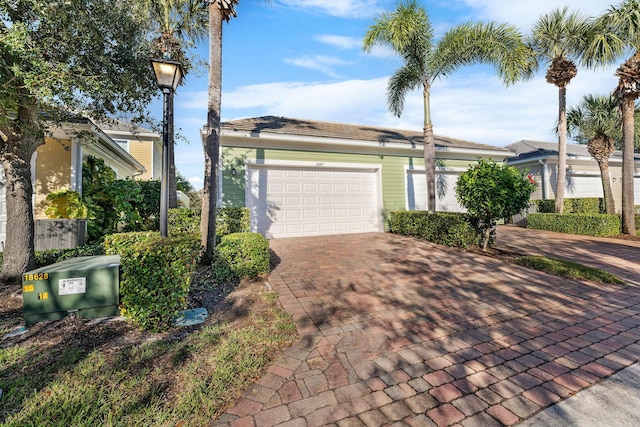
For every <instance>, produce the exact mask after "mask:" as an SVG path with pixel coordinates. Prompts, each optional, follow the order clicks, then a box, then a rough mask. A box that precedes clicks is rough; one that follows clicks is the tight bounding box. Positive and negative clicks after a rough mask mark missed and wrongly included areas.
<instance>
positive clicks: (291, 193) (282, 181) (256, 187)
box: [246, 165, 382, 238]
mask: <svg viewBox="0 0 640 427" xmlns="http://www.w3.org/2000/svg"><path fill="white" fill-rule="evenodd" d="M378 171H379V169H354V168H346V167H345V168H340V167H336V166H335V165H334V166H330V167H329V166H327V167H325V166H289V165H286V166H281V165H249V168H248V176H247V191H246V193H247V194H246V198H247V200H246V202H247V204H246V205H247V207H249V209H250V212H251V230H252V231H254V232H259V233H262V234H263V235H264V236H266V237H267V238H274V237H298V236H318V235H325V234H343V233H363V232H370V231H382V226H381V224H382V210H381V202H380V190H379V189H380V185H379V181H380V180H379V176H378V175H379V174H378Z"/></svg>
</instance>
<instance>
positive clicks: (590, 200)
mask: <svg viewBox="0 0 640 427" xmlns="http://www.w3.org/2000/svg"><path fill="white" fill-rule="evenodd" d="M532 202H533V203H535V204H536V207H537V210H538V213H555V211H556V201H555V200H553V199H546V200H532ZM604 212H605V208H604V200H603V199H599V198H597V197H587V198H579V199H564V211H563V213H566V214H601V213H604Z"/></svg>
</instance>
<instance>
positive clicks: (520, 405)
mask: <svg viewBox="0 0 640 427" xmlns="http://www.w3.org/2000/svg"><path fill="white" fill-rule="evenodd" d="M502 406H504V407H505V408H507V409H508V410H510V411H511V412H513V413H514V414H516V415H517V416H518V417H520V418H528V417H530V416H531V415H533V414H534V413H536V412H537V411H538V410H540V405H538V404H536V403H534V402H532V401H531V400H529V399H527V398H526V397H524V396H522V395H520V396H515V397H512V398H511V399H507V400H505V401H504V402H502Z"/></svg>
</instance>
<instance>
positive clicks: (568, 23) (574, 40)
mask: <svg viewBox="0 0 640 427" xmlns="http://www.w3.org/2000/svg"><path fill="white" fill-rule="evenodd" d="M590 28H591V27H590V23H589V20H588V19H587V18H585V17H583V16H582V15H580V14H578V13H577V12H569V9H568V8H567V7H565V8H564V9H562V10H560V9H555V10H553V11H552V12H551V13H548V14H546V15H543V16H541V17H540V18H539V19H538V21H537V22H536V23H535V25H534V26H533V29H532V32H531V45H532V47H533V49H534V50H535V52H536V54H537V55H538V58H539V60H540V61H541V62H546V63H549V67H548V68H547V75H546V79H547V82H548V83H551V84H554V85H556V86H557V87H558V129H557V133H558V176H557V181H556V191H555V194H556V202H555V211H556V213H562V211H563V207H564V186H565V177H566V169H567V85H568V84H569V83H570V82H571V79H573V78H574V77H575V76H576V74H577V73H578V68H577V67H576V64H575V62H574V61H576V60H579V59H581V57H582V56H583V54H584V52H585V50H586V49H587V41H588V38H587V35H588V34H589V30H590Z"/></svg>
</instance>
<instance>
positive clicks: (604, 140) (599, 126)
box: [567, 95, 622, 215]
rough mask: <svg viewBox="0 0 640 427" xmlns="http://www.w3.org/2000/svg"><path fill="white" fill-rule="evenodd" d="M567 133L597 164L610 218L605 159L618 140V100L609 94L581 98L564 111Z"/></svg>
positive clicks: (611, 207)
mask: <svg viewBox="0 0 640 427" xmlns="http://www.w3.org/2000/svg"><path fill="white" fill-rule="evenodd" d="M567 131H568V133H569V135H570V136H571V137H573V138H574V139H575V140H576V141H577V142H579V143H581V144H587V146H588V150H589V154H591V156H592V157H593V158H594V159H595V161H596V162H598V167H599V168H600V176H601V177H602V190H603V194H604V200H605V205H606V209H607V213H608V214H610V215H614V214H615V213H616V209H615V204H614V201H613V192H612V190H611V175H610V174H609V157H611V154H613V151H614V150H615V149H616V142H617V141H620V140H621V139H622V130H621V128H620V109H619V108H618V100H617V99H616V98H615V97H614V96H611V95H609V96H595V95H585V96H584V97H583V98H582V101H581V102H580V104H579V105H578V106H576V107H572V108H570V109H569V111H568V112H567Z"/></svg>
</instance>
